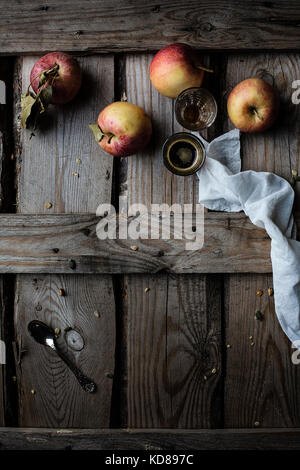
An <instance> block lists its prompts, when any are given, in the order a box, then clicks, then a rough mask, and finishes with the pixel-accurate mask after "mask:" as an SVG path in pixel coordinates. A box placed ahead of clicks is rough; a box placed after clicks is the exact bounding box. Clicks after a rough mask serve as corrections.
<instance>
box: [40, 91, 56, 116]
mask: <svg viewBox="0 0 300 470" xmlns="http://www.w3.org/2000/svg"><path fill="white" fill-rule="evenodd" d="M52 95H53V88H52V86H51V85H49V86H47V87H45V88H43V89H42V90H41V91H40V92H39V94H38V95H37V98H38V99H39V101H40V105H41V109H40V113H43V112H45V110H46V109H47V107H48V106H49V104H50V103H51V101H52Z"/></svg>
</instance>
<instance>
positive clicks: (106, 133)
mask: <svg viewBox="0 0 300 470" xmlns="http://www.w3.org/2000/svg"><path fill="white" fill-rule="evenodd" d="M98 127H99V129H100V132H101V134H102V135H101V137H100V140H99V142H101V140H102V139H103V137H105V136H106V137H107V139H108V140H107V143H108V144H110V142H111V139H112V138H113V137H114V136H115V135H114V134H112V133H111V132H103V130H102V129H101V127H100V126H99V125H98Z"/></svg>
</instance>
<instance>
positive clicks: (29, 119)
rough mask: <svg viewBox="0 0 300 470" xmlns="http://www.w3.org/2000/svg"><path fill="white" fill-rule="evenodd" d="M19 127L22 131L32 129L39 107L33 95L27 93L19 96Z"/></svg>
mask: <svg viewBox="0 0 300 470" xmlns="http://www.w3.org/2000/svg"><path fill="white" fill-rule="evenodd" d="M21 108H22V110H21V127H22V129H26V128H27V129H31V128H32V129H34V127H35V123H36V119H37V116H38V114H39V105H38V103H37V101H36V98H35V97H34V95H33V94H31V93H29V92H27V93H26V94H22V95H21Z"/></svg>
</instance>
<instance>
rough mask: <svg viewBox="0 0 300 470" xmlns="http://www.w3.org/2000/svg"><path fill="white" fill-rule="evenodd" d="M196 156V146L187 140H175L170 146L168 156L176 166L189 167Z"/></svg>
mask: <svg viewBox="0 0 300 470" xmlns="http://www.w3.org/2000/svg"><path fill="white" fill-rule="evenodd" d="M196 157H197V150H196V148H195V147H194V146H193V145H192V144H190V143H189V142H184V141H182V142H175V144H173V145H172V147H171V148H170V153H169V158H170V161H171V163H172V164H173V165H174V166H176V167H177V168H189V167H190V166H192V164H193V163H194V161H195V159H196Z"/></svg>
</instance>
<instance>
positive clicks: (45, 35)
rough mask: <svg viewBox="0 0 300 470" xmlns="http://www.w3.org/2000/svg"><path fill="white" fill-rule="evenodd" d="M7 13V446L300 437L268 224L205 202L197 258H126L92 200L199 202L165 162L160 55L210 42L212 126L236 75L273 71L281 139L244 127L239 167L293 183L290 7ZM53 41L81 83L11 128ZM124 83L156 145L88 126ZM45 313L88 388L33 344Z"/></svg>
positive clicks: (177, 249)
mask: <svg viewBox="0 0 300 470" xmlns="http://www.w3.org/2000/svg"><path fill="white" fill-rule="evenodd" d="M0 8H1V12H0V52H1V58H0V79H1V80H2V81H4V82H5V84H6V89H7V92H6V104H1V105H0V111H1V116H0V126H1V127H0V131H1V133H0V137H1V139H0V157H1V162H0V163H1V164H0V169H1V204H2V206H1V207H2V208H1V210H2V214H1V215H0V272H1V273H2V277H1V290H0V294H1V316H0V339H2V341H5V343H6V347H7V365H6V366H2V367H1V369H0V424H1V426H3V428H1V429H0V448H28V449H29V448H30V449H43V448H51V449H53V448H74V449H75V448H77V449H79V448H84V449H86V448H95V449H143V448H158V449H159V448H161V449H181V450H183V449H212V448H220V449H221V448H235V449H243V448H247V449H250V448H268V449H269V448H272V449H273V448H276V449H278V448H290V449H291V448H300V430H299V429H298V427H300V394H299V389H300V366H297V365H293V364H292V362H291V353H292V349H291V345H290V342H289V341H288V340H287V338H286V337H285V335H284V333H283V332H282V330H281V328H280V326H279V323H278V321H277V317H276V315H275V312H274V300H273V297H269V296H268V295H267V289H268V287H271V286H272V276H271V265H270V259H269V249H270V242H269V239H268V237H267V236H266V234H265V232H264V231H262V230H260V229H258V228H256V227H254V226H253V225H252V224H251V223H250V222H249V220H248V219H247V218H246V217H245V216H244V215H243V214H223V213H214V212H207V213H206V215H205V218H206V229H205V245H204V248H203V250H201V251H198V252H195V253H193V254H192V255H191V254H190V253H189V252H186V251H184V250H183V247H182V244H181V242H180V241H174V240H173V241H170V242H161V241H158V240H156V241H151V242H150V241H148V242H145V241H138V242H137V244H138V246H139V250H138V251H133V250H131V249H130V245H131V243H129V242H127V241H124V240H123V241H113V242H112V241H110V242H100V241H99V240H98V239H97V237H96V234H95V226H96V224H97V221H98V219H97V218H96V216H95V211H96V208H97V206H98V204H99V203H101V202H110V201H111V200H112V201H113V202H114V203H115V204H117V201H118V196H119V195H127V196H128V201H129V204H131V203H134V202H139V203H144V204H146V205H147V206H148V207H150V204H151V203H152V202H156V203H163V202H165V203H168V204H171V203H174V202H177V203H180V204H183V203H192V204H195V203H196V202H197V178H196V177H187V178H182V177H176V176H175V175H172V174H171V173H169V172H168V171H167V170H166V169H165V168H164V166H163V163H162V158H161V151H160V150H161V146H162V143H163V141H164V140H165V138H166V137H167V136H169V135H170V134H172V133H173V132H174V131H177V130H180V127H179V126H178V125H177V124H176V122H175V120H174V103H173V101H172V100H171V99H167V98H164V97H163V96H161V95H159V94H158V93H157V92H156V90H154V89H153V88H152V86H151V84H150V81H149V65H150V61H151V59H152V57H153V53H154V52H155V51H156V50H158V49H159V48H161V47H162V46H164V45H167V44H169V43H172V42H176V41H181V42H186V43H189V44H191V45H193V46H195V47H197V48H198V49H200V50H202V56H203V62H204V63H205V64H207V65H209V66H211V67H212V68H213V69H214V70H215V73H214V74H213V76H211V75H209V76H207V78H206V82H205V86H206V87H207V88H209V89H210V90H211V91H212V92H213V93H214V95H215V96H216V99H217V101H218V105H219V114H218V118H217V121H216V123H215V124H214V126H213V127H212V128H210V129H209V131H208V132H207V133H204V134H203V135H204V137H206V138H207V139H208V140H210V139H212V138H214V137H215V136H217V135H220V134H221V133H223V132H225V131H227V130H228V129H230V128H231V124H230V122H229V120H228V117H227V114H226V98H227V96H228V92H229V91H230V90H231V89H232V87H233V86H234V85H235V84H237V83H238V82H239V81H241V80H243V79H244V78H248V77H252V76H259V77H263V78H265V79H266V80H267V81H269V82H270V83H273V84H274V86H275V87H276V88H277V90H278V92H279V94H280V97H281V113H280V117H279V120H278V123H277V124H276V126H275V127H274V128H273V129H272V130H271V131H269V132H267V133H264V134H261V135H255V136H254V135H253V136H251V135H243V136H242V158H243V169H253V170H259V171H260V170H267V171H272V172H275V173H276V174H278V175H281V176H283V177H285V178H290V174H291V169H294V168H295V169H300V164H299V158H298V156H299V150H300V148H299V147H300V137H299V135H300V132H299V131H300V106H297V105H294V104H292V101H291V95H292V92H293V89H292V82H293V81H294V80H297V79H300V55H299V52H298V50H297V49H298V48H299V46H300V35H299V23H300V5H299V2H297V1H290V2H284V1H282V2H280V1H275V2H273V1H272V2H269V1H265V2H262V1H256V2H236V1H226V2H222V1H217V0H214V1H211V2H201V1H200V2H199V1H191V2H189V4H188V5H184V4H182V2H177V1H174V0H173V1H163V2H151V1H150V2H149V1H147V2H144V1H139V2H131V1H123V2H118V1H114V0H110V1H109V2H108V1H102V2H97V1H82V0H81V1H80V2H76V1H74V0H65V1H63V2H60V1H58V0H45V1H37V0H31V1H27V2H25V1H24V2H11V1H7V0H1V1H0ZM275 49H276V50H275ZM51 50H63V51H66V52H67V51H70V52H72V53H74V54H75V55H76V56H78V60H79V62H80V65H81V67H82V69H83V72H84V82H83V87H82V90H81V92H80V94H79V96H78V97H77V98H76V100H75V101H74V102H72V103H71V104H69V105H65V106H63V107H61V108H55V109H52V110H51V111H50V112H49V113H48V118H49V119H48V121H46V120H44V121H43V122H42V123H41V128H40V130H39V132H36V135H35V136H34V137H32V138H31V139H30V133H29V132H23V131H20V122H19V113H20V93H21V90H25V89H26V87H27V86H28V82H29V73H30V70H31V67H32V65H33V63H34V62H35V60H36V58H37V57H38V56H40V55H41V54H42V53H45V52H48V51H51ZM124 92H125V93H126V95H127V97H128V100H129V101H131V102H134V103H136V104H138V105H140V106H142V107H143V108H145V110H146V111H147V112H148V113H149V115H150V116H151V117H152V120H153V124H154V138H153V141H152V146H151V147H150V148H148V150H147V151H146V152H144V153H141V154H140V155H136V156H133V157H130V158H128V159H117V158H116V159H113V158H111V157H110V156H108V155H106V154H104V153H103V152H102V150H101V149H100V148H99V147H98V146H97V144H96V143H95V141H94V139H93V136H92V133H91V132H90V130H89V128H88V124H89V123H90V122H94V121H95V119H96V117H97V115H98V113H99V111H100V110H101V109H102V108H103V107H104V106H106V105H107V104H109V103H111V102H112V101H114V100H118V99H120V98H121V96H122V95H123V93H124ZM78 159H80V160H81V163H78ZM74 172H77V173H79V177H76V176H74V175H73V173H74ZM296 199H297V198H296ZM47 202H51V204H52V207H51V208H50V209H46V208H45V203H47ZM162 250H163V253H162ZM70 260H73V261H74V262H75V263H74V262H71V263H70ZM74 267H75V269H74ZM147 288H150V290H149V289H147ZM59 289H64V290H65V292H66V295H65V296H60V295H59ZM258 289H262V290H263V291H264V294H263V296H262V297H258V296H257V295H256V291H257V290H258ZM257 309H259V310H261V311H262V312H263V313H264V317H265V319H264V321H263V322H259V321H255V319H254V312H255V311H256V310H257ZM94 312H98V313H99V315H97V314H96V315H95V314H94ZM35 318H39V319H41V320H43V321H45V322H47V323H49V324H50V325H51V326H53V327H54V328H60V330H61V332H62V334H61V337H60V344H61V346H62V347H63V348H64V349H65V350H66V351H67V352H68V354H69V356H70V358H72V360H73V361H74V362H76V364H77V365H78V366H79V367H80V368H81V369H82V370H83V371H84V372H86V373H87V374H88V375H89V376H90V377H92V378H93V379H94V380H95V381H96V382H97V383H98V387H99V391H98V393H97V394H95V395H93V396H92V395H88V394H85V393H84V392H82V391H81V389H80V388H79V386H78V384H77V382H76V380H75V379H74V377H73V375H72V374H71V373H70V372H69V370H67V369H66V367H65V366H64V364H63V363H62V362H61V361H60V360H59V359H58V358H57V357H56V356H55V355H54V354H51V352H50V351H47V350H46V349H45V348H42V347H41V346H39V345H38V344H36V343H34V342H33V340H32V339H31V338H30V337H29V335H28V332H27V324H28V322H29V321H30V320H31V319H35ZM70 328H71V330H70ZM65 330H67V331H65ZM68 330H69V331H68ZM250 336H253V342H254V345H252V346H251V345H250V343H251V340H250V339H249V337H250ZM82 340H83V343H84V344H82ZM227 345H230V346H231V347H230V348H229V347H227ZM205 377H206V380H205ZM32 391H35V393H32ZM37 428H40V429H37ZM66 428H68V429H67V430H65V429H66ZM69 428H72V429H69Z"/></svg>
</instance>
